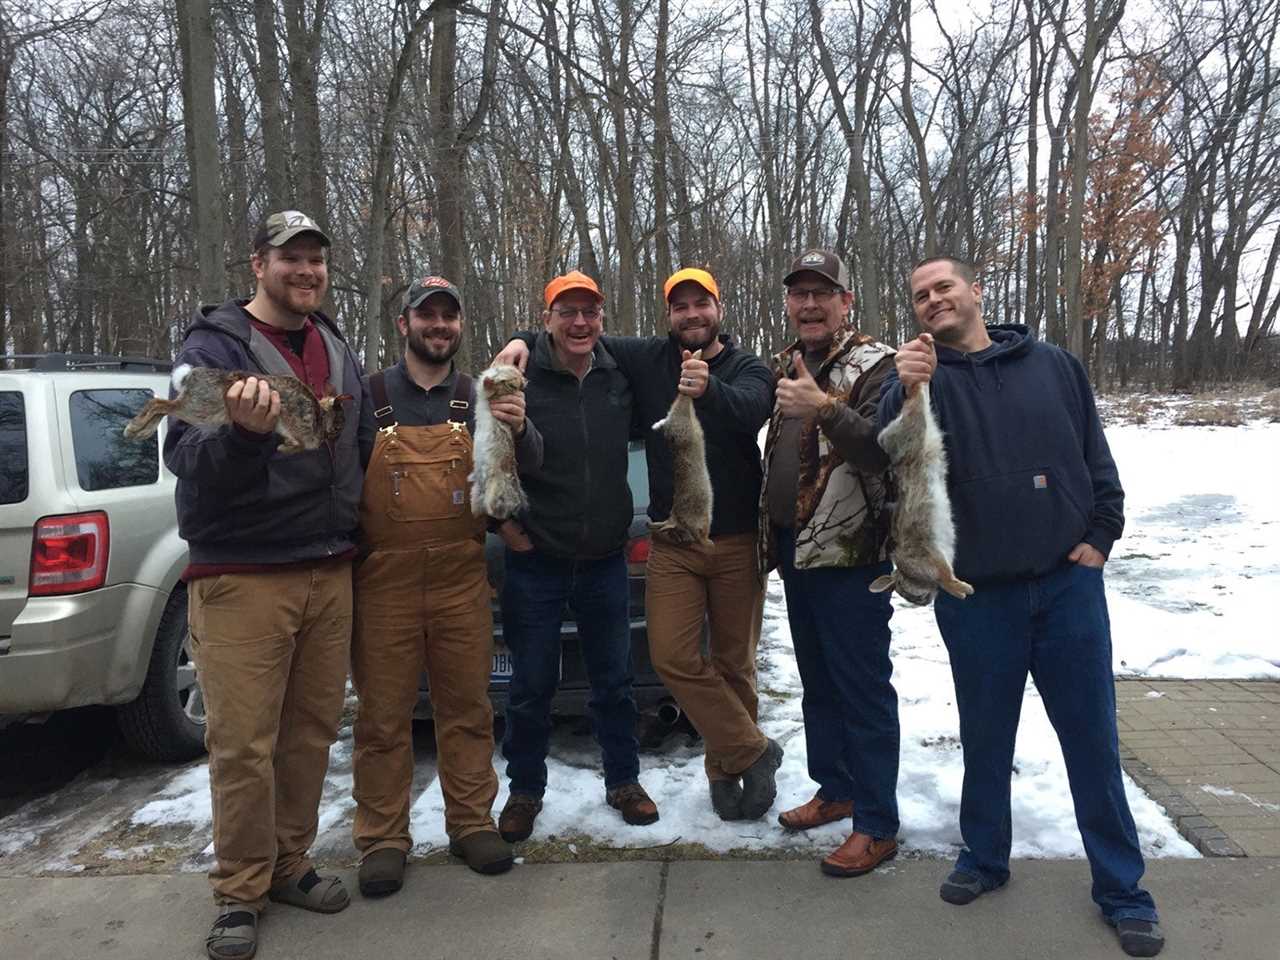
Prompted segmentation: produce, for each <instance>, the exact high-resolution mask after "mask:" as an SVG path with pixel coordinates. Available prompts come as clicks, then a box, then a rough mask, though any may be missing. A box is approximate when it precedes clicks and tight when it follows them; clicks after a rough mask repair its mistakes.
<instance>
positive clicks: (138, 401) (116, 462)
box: [71, 390, 160, 490]
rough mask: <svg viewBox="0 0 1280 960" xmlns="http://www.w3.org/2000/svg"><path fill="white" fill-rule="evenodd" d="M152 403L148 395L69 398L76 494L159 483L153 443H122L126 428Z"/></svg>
mask: <svg viewBox="0 0 1280 960" xmlns="http://www.w3.org/2000/svg"><path fill="white" fill-rule="evenodd" d="M151 397H152V393H151V391H150V390H77V391H76V392H75V393H73V394H71V442H72V445H73V446H74V447H75V452H76V475H77V476H78V477H79V478H80V489H82V490H112V489H115V488H116V487H139V486H142V485H144V484H148V483H155V482H156V481H157V480H159V479H160V449H159V444H158V443H157V442H156V438H155V437H154V436H152V437H149V438H148V439H146V440H126V439H125V438H124V425H125V424H126V423H128V422H129V421H130V420H132V419H133V416H134V414H136V413H137V412H138V411H139V410H141V409H142V405H143V404H144V403H146V402H147V401H148V400H150V399H151Z"/></svg>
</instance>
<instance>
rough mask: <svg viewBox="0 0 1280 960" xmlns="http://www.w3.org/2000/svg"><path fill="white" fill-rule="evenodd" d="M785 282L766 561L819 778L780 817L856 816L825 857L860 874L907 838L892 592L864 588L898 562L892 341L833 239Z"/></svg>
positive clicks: (765, 497)
mask: <svg viewBox="0 0 1280 960" xmlns="http://www.w3.org/2000/svg"><path fill="white" fill-rule="evenodd" d="M782 282H783V284H784V286H785V287H786V307H787V316H788V318H789V319H790V321H791V326H792V328H793V329H794V330H795V332H796V336H797V339H796V341H795V342H794V343H793V344H792V345H791V346H789V347H787V349H786V350H784V351H783V352H782V353H780V354H779V355H778V356H777V357H775V358H774V374H775V376H776V377H777V388H776V398H777V402H776V405H775V407H774V412H773V418H772V420H771V421H770V423H769V433H768V437H767V439H766V440H765V448H764V484H763V488H762V491H761V497H760V569H761V570H771V569H773V568H774V567H777V568H778V569H779V571H780V572H781V574H782V582H783V586H784V587H785V589H786V596H787V619H788V620H789V621H790V624H791V639H792V643H793V645H794V647H795V653H796V665H797V666H798V667H799V669H800V680H801V682H802V683H803V684H804V701H803V710H804V729H805V744H806V748H807V750H808V760H809V776H810V777H811V778H812V779H813V780H814V781H816V782H817V784H818V791H817V793H816V794H815V795H814V796H813V798H812V799H810V800H809V801H808V802H806V803H804V804H802V805H801V806H799V807H796V808H794V809H791V810H787V811H784V812H783V813H782V814H781V815H779V817H778V820H779V822H781V824H782V825H783V826H784V827H786V828H787V829H789V830H807V829H809V828H811V827H817V826H821V825H822V824H825V823H834V822H836V821H839V820H844V819H846V818H849V817H852V827H853V832H852V833H851V834H850V836H849V839H848V840H846V841H845V842H844V844H842V845H841V846H840V848H839V849H838V850H836V851H834V852H833V853H831V854H830V855H828V856H827V857H826V858H825V859H823V861H822V871H823V872H824V873H826V874H828V875H831V876H838V877H855V876H860V875H861V874H864V873H868V872H870V871H871V870H874V869H875V868H876V867H877V866H878V865H879V864H880V863H882V862H883V861H885V860H887V859H889V858H890V857H892V856H894V854H895V853H896V852H897V849H898V845H897V841H896V840H895V836H896V835H897V832H898V804H897V796H896V794H897V784H898V738H899V731H898V698H897V694H896V693H895V692H894V689H893V685H892V684H891V683H890V682H889V677H890V675H891V674H892V672H893V665H892V663H891V662H890V660H889V617H890V615H891V614H892V612H893V608H892V607H891V606H890V603H889V595H888V594H887V593H872V592H871V591H870V590H869V589H868V587H869V586H870V584H871V582H872V581H873V580H874V579H875V578H876V577H878V576H880V575H881V574H884V573H887V572H889V570H890V565H889V563H888V559H887V552H886V540H887V527H888V523H887V516H886V513H885V500H886V475H885V474H886V471H887V469H888V467H889V460H888V457H886V456H885V453H884V451H882V450H881V449H880V447H879V445H878V444H877V443H876V405H877V403H878V401H879V398H880V385H881V383H882V382H883V381H884V379H885V378H886V377H887V376H888V375H889V373H890V371H892V370H893V349H892V348H891V347H888V346H885V345H884V344H883V343H877V342H876V341H875V340H874V339H872V338H871V337H869V336H867V335H866V334H864V333H860V332H859V331H858V330H857V329H856V328H855V327H854V326H853V324H852V322H850V319H849V311H850V309H851V308H852V306H853V293H852V292H851V291H850V289H849V268H848V267H846V266H845V264H844V261H843V260H841V259H840V257H839V256H838V255H836V254H835V253H834V252H833V251H831V250H806V251H805V252H803V253H801V254H800V255H799V256H798V257H796V259H795V260H794V261H793V262H792V264H791V268H790V270H788V271H787V273H786V275H785V276H784V277H783V280H782Z"/></svg>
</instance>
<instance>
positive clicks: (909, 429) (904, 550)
mask: <svg viewBox="0 0 1280 960" xmlns="http://www.w3.org/2000/svg"><path fill="white" fill-rule="evenodd" d="M878 439H879V441H880V446H881V447H882V448H884V452H885V453H887V454H888V455H889V463H890V464H891V468H892V470H893V474H894V478H895V480H896V481H897V486H898V505H897V508H896V509H895V510H894V512H893V521H892V524H891V528H890V533H891V535H892V537H893V564H894V571H893V573H891V574H888V575H886V576H883V577H877V578H876V579H875V581H874V582H873V583H872V584H871V589H872V591H874V592H875V593H879V592H881V591H882V590H888V589H889V588H890V587H892V588H893V589H895V590H897V591H898V593H899V595H900V596H902V597H903V599H905V600H907V601H909V602H911V603H915V604H919V605H921V606H923V605H925V604H928V603H930V602H931V601H932V600H933V598H934V596H935V595H936V594H937V592H938V590H939V589H942V590H945V591H946V592H947V593H949V594H951V596H953V597H956V598H957V599H959V600H963V599H964V598H965V597H967V596H969V594H971V593H973V587H971V586H969V584H967V583H965V582H964V581H963V580H958V579H956V575H955V573H954V572H953V571H952V569H951V564H952V561H953V560H954V559H955V547H956V530H955V526H954V525H953V524H952V522H951V501H950V499H949V498H948V497H947V452H946V448H945V447H943V445H942V431H941V430H940V429H938V422H937V420H935V419H934V416H933V410H932V408H931V407H930V406H929V385H928V384H922V385H921V386H920V387H918V388H917V389H916V390H915V391H914V392H912V391H910V390H908V391H907V398H906V400H905V401H904V402H903V404H902V410H901V412H900V413H899V414H898V416H897V418H896V419H895V420H894V421H893V422H892V423H891V424H889V425H888V426H887V427H885V428H884V429H883V430H881V431H880V436H879V438H878Z"/></svg>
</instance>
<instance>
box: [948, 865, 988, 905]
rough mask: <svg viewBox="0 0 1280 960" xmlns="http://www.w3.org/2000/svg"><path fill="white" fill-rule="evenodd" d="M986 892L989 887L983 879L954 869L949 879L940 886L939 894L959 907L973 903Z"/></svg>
mask: <svg viewBox="0 0 1280 960" xmlns="http://www.w3.org/2000/svg"><path fill="white" fill-rule="evenodd" d="M986 892H987V888H986V887H984V886H983V885H982V881H981V880H979V879H978V878H977V877H975V876H974V875H973V874H972V873H965V872H964V871H963V870H952V871H951V874H950V875H949V876H948V877H947V879H945V880H943V881H942V886H941V887H939V888H938V896H940V897H941V898H942V899H943V900H945V901H947V903H954V904H955V905H956V906H957V907H963V906H964V905H965V904H968V903H973V901H975V900H977V899H978V898H979V897H980V896H982V895H983V894H984V893H986Z"/></svg>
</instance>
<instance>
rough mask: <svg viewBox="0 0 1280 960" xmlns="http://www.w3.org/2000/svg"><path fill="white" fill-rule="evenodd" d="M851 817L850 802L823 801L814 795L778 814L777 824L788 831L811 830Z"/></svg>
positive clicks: (851, 802) (851, 806) (851, 805)
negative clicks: (808, 799) (810, 798)
mask: <svg viewBox="0 0 1280 960" xmlns="http://www.w3.org/2000/svg"><path fill="white" fill-rule="evenodd" d="M851 816H853V801H852V800H823V799H822V798H821V797H820V796H818V795H817V794H816V793H815V794H814V795H813V799H812V800H810V801H809V802H808V803H804V804H801V805H800V806H798V807H792V808H791V809H790V810H783V811H782V813H780V814H778V822H779V823H780V824H782V825H783V826H784V827H786V828H787V829H788V830H812V829H813V828H814V827H820V826H822V825H823V824H825V823H835V822H836V821H837V820H847V819H848V818H849V817H851Z"/></svg>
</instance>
